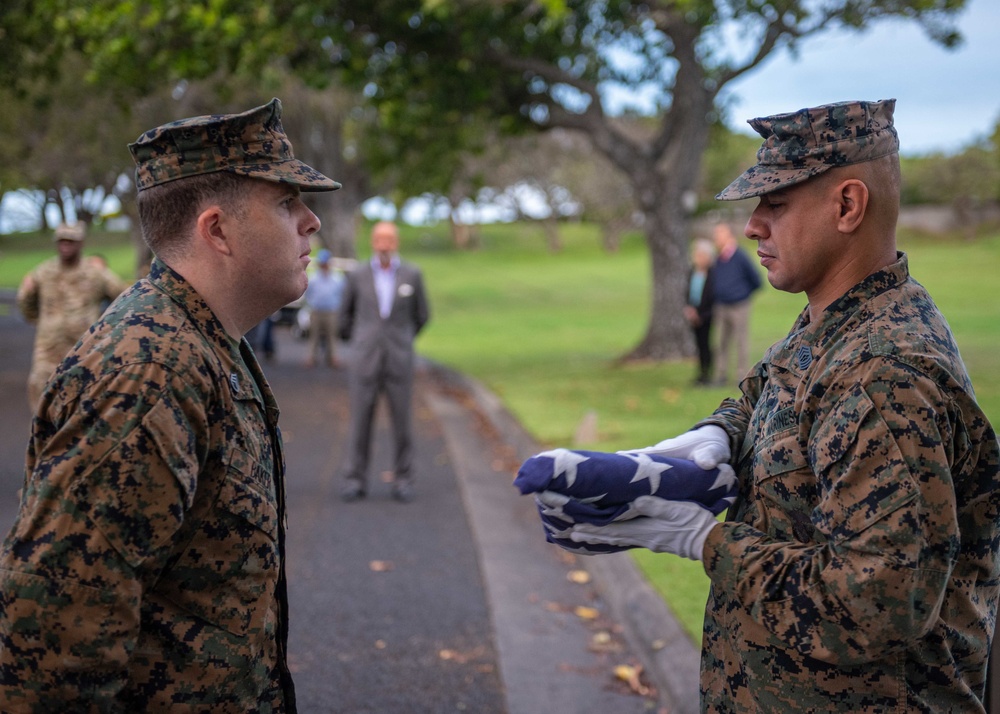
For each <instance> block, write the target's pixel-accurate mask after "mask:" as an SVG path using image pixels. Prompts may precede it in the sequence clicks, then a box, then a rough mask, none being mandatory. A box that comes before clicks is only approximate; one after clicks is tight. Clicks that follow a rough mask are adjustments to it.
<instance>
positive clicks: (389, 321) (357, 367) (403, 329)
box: [339, 261, 430, 379]
mask: <svg viewBox="0 0 1000 714" xmlns="http://www.w3.org/2000/svg"><path fill="white" fill-rule="evenodd" d="M429 318H430V307H429V305H428V303H427V295H426V294H425V292H424V279H423V276H422V275H421V273H420V269H419V268H417V266H415V265H413V264H412V263H407V262H400V264H399V267H398V268H397V269H396V289H395V291H394V293H393V301H392V311H391V312H390V313H389V316H388V317H387V318H384V319H383V318H382V316H381V315H380V314H379V311H378V297H377V295H376V293H375V277H374V275H373V273H372V266H371V263H370V262H369V261H365V262H364V263H361V264H359V265H358V267H357V268H355V269H354V270H353V271H351V272H350V273H348V274H347V282H346V284H345V285H344V299H343V303H342V304H341V311H340V329H339V333H340V337H341V339H344V340H350V341H351V343H352V346H353V347H354V355H353V364H352V372H353V373H354V374H355V375H356V376H359V377H361V378H362V379H374V378H375V377H376V376H378V375H379V374H383V375H385V376H388V377H393V378H396V379H406V378H409V377H410V376H411V375H412V374H413V340H414V338H415V337H416V336H417V333H419V332H420V330H421V329H422V328H423V326H424V325H426V324H427V320H428V319H429Z"/></svg>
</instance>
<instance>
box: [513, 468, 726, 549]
mask: <svg viewBox="0 0 1000 714" xmlns="http://www.w3.org/2000/svg"><path fill="white" fill-rule="evenodd" d="M514 485H515V486H516V487H517V488H518V489H519V490H520V491H521V493H522V494H529V493H534V494H536V497H535V501H536V503H537V504H538V511H539V514H540V515H541V518H542V524H543V525H544V526H545V537H546V539H547V540H548V541H549V542H550V543H555V544H557V545H560V546H562V547H564V548H566V549H568V550H574V551H585V552H599V553H609V552H613V551H618V550H624V548H621V547H619V546H609V545H597V544H590V543H577V542H574V541H572V540H570V539H569V537H568V533H567V531H568V530H569V528H571V527H572V526H573V524H575V523H593V524H595V525H606V524H608V523H612V522H614V521H621V520H626V519H628V518H634V517H635V514H634V513H633V512H632V509H631V504H632V501H634V500H635V499H636V498H638V497H639V496H658V497H660V498H665V499H669V500H672V501H693V502H695V503H699V504H701V505H702V506H704V507H705V508H706V509H708V510H710V511H711V512H712V513H713V514H715V515H718V514H719V513H721V512H722V511H724V510H725V509H726V508H728V507H729V506H730V505H731V504H732V502H733V499H735V498H736V490H737V489H736V479H735V476H734V475H733V471H732V469H731V468H729V467H728V466H724V467H723V468H722V469H702V468H700V467H699V466H698V465H697V464H695V463H694V462H693V461H688V460H687V459H674V458H670V457H668V456H654V455H651V454H645V453H629V452H619V453H617V454H609V453H604V452H599V451H571V450H569V449H555V450H553V451H545V452H542V453H540V454H536V455H535V456H532V457H531V458H529V459H528V460H527V461H525V462H524V463H523V464H521V468H520V469H519V470H518V472H517V477H516V478H515V479H514Z"/></svg>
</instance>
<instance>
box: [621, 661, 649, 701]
mask: <svg viewBox="0 0 1000 714" xmlns="http://www.w3.org/2000/svg"><path fill="white" fill-rule="evenodd" d="M614 671H615V676H616V677H618V679H620V680H622V681H623V682H625V683H626V684H627V685H628V686H629V689H631V690H632V691H633V692H635V693H636V694H640V695H642V696H646V695H647V694H649V687H647V686H646V685H645V684H643V683H642V682H641V681H640V680H639V676H640V675H641V674H642V667H641V666H635V667H633V666H632V665H630V664H619V665H617V666H616V667H615V670H614Z"/></svg>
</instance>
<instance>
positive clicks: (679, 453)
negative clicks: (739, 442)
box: [618, 424, 730, 469]
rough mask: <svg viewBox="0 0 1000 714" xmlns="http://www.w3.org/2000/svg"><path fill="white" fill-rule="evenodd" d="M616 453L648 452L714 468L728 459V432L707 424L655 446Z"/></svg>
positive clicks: (702, 466)
mask: <svg viewBox="0 0 1000 714" xmlns="http://www.w3.org/2000/svg"><path fill="white" fill-rule="evenodd" d="M618 453H619V454H650V455H652V456H666V457H669V458H673V459H687V460H688V461H694V462H695V463H696V464H698V466H700V467H701V468H703V469H714V468H715V467H716V466H718V465H719V464H724V463H727V462H728V461H729V457H730V453H729V434H727V433H726V430H725V429H723V428H722V427H721V426H715V425H714V424H709V425H707V426H703V427H700V428H698V429H692V430H691V431H686V432H684V433H683V434H681V435H680V436H675V437H674V438H672V439H664V440H663V441H661V442H660V443H659V444H656V445H655V446H647V447H646V448H645V449H634V450H632V451H619V452H618Z"/></svg>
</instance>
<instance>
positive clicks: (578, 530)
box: [562, 496, 719, 560]
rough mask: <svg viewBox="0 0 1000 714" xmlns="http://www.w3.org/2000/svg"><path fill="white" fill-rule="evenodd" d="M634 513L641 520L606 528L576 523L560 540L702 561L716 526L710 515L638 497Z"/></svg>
mask: <svg viewBox="0 0 1000 714" xmlns="http://www.w3.org/2000/svg"><path fill="white" fill-rule="evenodd" d="M633 509H634V512H635V513H637V514H639V516H640V517H637V518H632V519H630V520H626V521H617V522H615V523H609V524H608V525H605V526H596V525H591V524H589V523H578V524H576V525H574V526H573V527H572V528H570V529H568V532H564V533H563V534H562V537H566V536H568V537H569V539H570V540H571V541H573V542H575V543H591V544H596V545H612V546H618V547H633V548H647V549H649V550H652V551H654V552H656V553H673V554H674V555H679V556H681V557H682V558H690V559H691V560H701V554H702V549H703V548H704V546H705V539H706V538H708V532H709V531H710V530H712V529H713V528H714V527H715V526H717V525H718V523H719V522H718V521H717V520H715V516H713V515H712V512H711V511H709V510H708V509H707V508H703V507H702V506H700V505H698V504H697V503H692V502H690V501H668V500H667V499H665V498H659V497H658V496H639V498H637V499H635V501H634V502H633Z"/></svg>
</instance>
